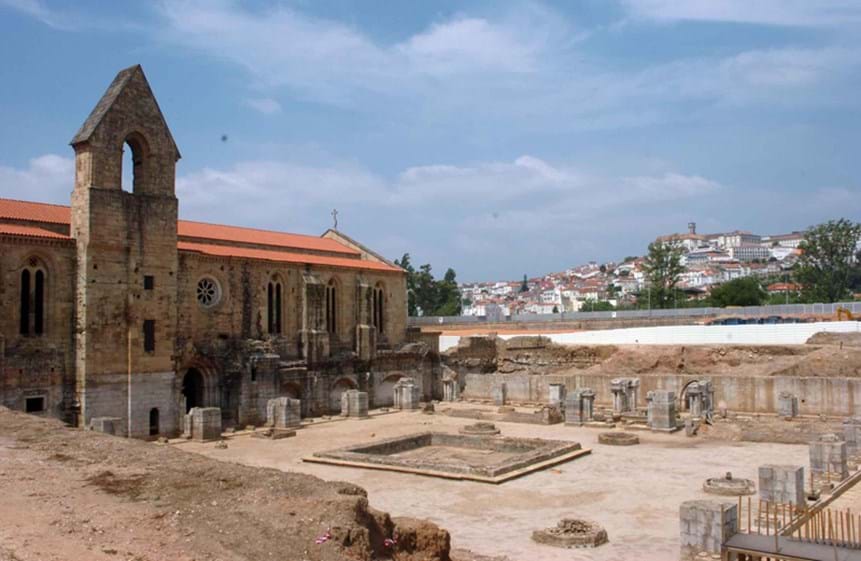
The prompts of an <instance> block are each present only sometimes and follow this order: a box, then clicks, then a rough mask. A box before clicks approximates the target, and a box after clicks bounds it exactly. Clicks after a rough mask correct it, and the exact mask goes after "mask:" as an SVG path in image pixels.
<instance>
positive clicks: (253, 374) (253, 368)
mask: <svg viewBox="0 0 861 561" xmlns="http://www.w3.org/2000/svg"><path fill="white" fill-rule="evenodd" d="M251 381H252V382H256V381H257V366H255V365H253V364H252V365H251Z"/></svg>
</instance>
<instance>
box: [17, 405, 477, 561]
mask: <svg viewBox="0 0 861 561" xmlns="http://www.w3.org/2000/svg"><path fill="white" fill-rule="evenodd" d="M249 440H251V439H250V438H249ZM255 440H256V439H255ZM0 496H2V500H0V560H2V561H118V560H119V561H162V560H163V561H266V560H278V561H292V560H309V561H310V560H316V561H334V560H341V559H350V560H369V559H372V558H373V559H390V558H396V559H398V560H401V559H409V560H412V561H419V560H432V559H437V560H440V559H445V558H447V548H448V534H447V532H444V531H442V530H440V529H439V528H437V527H436V526H434V525H432V524H429V523H426V522H420V521H415V520H408V519H398V520H395V521H394V522H393V521H392V519H391V518H389V516H388V515H387V514H385V513H381V512H378V511H375V510H373V509H371V508H370V507H369V506H368V499H367V497H366V493H365V491H364V490H363V489H361V488H360V487H357V486H356V485H353V484H350V483H339V482H325V481H322V480H320V479H318V478H316V477H313V476H310V475H306V474H298V473H284V472H281V471H278V470H274V469H262V468H252V467H245V466H240V465H236V464H231V463H226V462H220V461H217V460H212V459H208V458H204V457H202V456H200V455H198V454H190V453H187V452H185V451H183V450H181V449H178V448H177V447H174V446H166V445H159V444H155V443H146V442H141V441H134V440H126V439H123V438H117V437H112V436H105V435H100V434H96V433H91V432H84V431H80V430H73V429H68V428H65V427H63V426H62V425H61V424H60V423H59V422H57V421H52V420H46V419H41V418H37V417H34V416H31V415H25V414H23V413H15V412H11V411H9V410H7V409H5V408H0ZM396 528H397V531H398V532H399V535H400V538H399V540H398V543H397V545H395V546H391V547H387V546H386V544H385V543H384V540H385V539H386V538H390V537H392V533H393V531H395V529H396ZM327 531H328V532H329V533H330V535H331V539H329V540H327V541H325V542H324V543H322V544H316V543H315V539H316V538H318V537H320V536H323V535H324V534H326V532H327ZM468 557H469V556H468V553H467V558H468Z"/></svg>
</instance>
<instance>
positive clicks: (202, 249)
mask: <svg viewBox="0 0 861 561" xmlns="http://www.w3.org/2000/svg"><path fill="white" fill-rule="evenodd" d="M177 249H178V250H179V251H189V252H194V253H201V254H203V255H210V256H213V257H236V258H240V259H257V260H262V261H272V262H276V263H297V264H304V265H322V266H330V267H341V268H349V269H364V270H370V271H381V272H389V273H404V271H403V269H401V268H399V267H393V266H391V265H387V264H386V263H380V262H378V261H366V260H361V259H350V258H346V257H329V256H326V255H314V254H306V253H289V252H285V251H272V250H267V249H252V248H246V247H235V246H226V245H214V244H203V243H194V242H184V241H180V242H177Z"/></svg>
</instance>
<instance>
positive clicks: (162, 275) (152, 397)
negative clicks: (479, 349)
mask: <svg viewBox="0 0 861 561" xmlns="http://www.w3.org/2000/svg"><path fill="white" fill-rule="evenodd" d="M71 145H72V147H73V148H74V150H75V178H74V190H73V191H72V195H71V206H58V205H50V204H43V203H36V202H24V201H14V200H8V199H0V310H2V314H0V404H3V405H6V406H8V407H10V408H12V409H18V410H23V411H29V412H32V413H39V412H44V413H43V414H48V415H51V416H54V417H59V418H61V419H63V420H65V421H67V422H69V423H71V424H74V425H77V426H87V425H89V423H90V420H91V419H93V418H94V417H116V418H120V419H122V425H123V428H122V431H121V434H130V435H131V436H134V437H143V438H147V437H155V436H158V435H168V436H171V435H176V434H177V433H178V432H179V430H180V426H181V423H180V420H181V418H182V416H183V415H184V414H185V413H186V411H188V410H189V409H190V408H191V407H195V406H206V407H220V408H221V413H222V422H223V424H224V425H226V426H231V425H238V426H244V425H246V424H255V423H260V422H262V421H263V420H265V416H266V403H267V401H268V400H269V399H272V398H274V397H280V396H288V397H294V398H299V399H301V400H302V414H303V415H317V414H324V413H331V412H336V413H337V412H339V411H340V395H341V393H342V392H343V391H344V390H346V389H351V388H357V389H360V390H362V391H367V392H369V396H370V401H371V405H372V406H380V405H386V404H388V403H391V400H392V386H393V385H394V383H395V382H396V381H397V379H398V378H400V377H401V376H403V375H406V374H409V375H410V376H413V377H414V378H416V380H417V382H420V383H421V386H422V391H423V393H424V394H425V395H430V394H432V393H433V392H434V388H432V387H431V380H432V374H433V372H435V371H436V372H438V369H439V359H438V356H437V355H436V353H433V352H430V351H429V348H428V347H427V346H426V345H424V344H422V343H409V342H408V341H407V340H406V336H407V329H406V315H407V314H406V280H405V273H404V271H403V270H402V269H400V268H399V267H397V266H395V265H393V264H392V263H390V262H388V261H387V260H386V259H384V258H382V257H380V256H379V255H377V254H376V253H374V252H373V251H371V250H369V249H367V248H366V247H364V246H363V245H361V244H359V243H358V242H356V241H354V240H352V239H350V238H349V237H347V236H346V235H344V234H342V233H340V232H338V231H336V230H329V231H327V232H326V233H325V234H323V235H322V236H320V237H315V236H307V235H299V234H287V233H281V232H272V231H264V230H255V229H251V228H239V227H234V226H221V225H214V224H206V223H201V222H190V221H184V220H178V218H177V215H178V212H177V209H178V205H179V203H178V201H177V198H176V192H175V170H176V162H177V161H178V160H179V158H180V153H179V149H178V148H177V145H176V143H175V142H174V139H173V136H172V135H171V133H170V130H169V129H168V126H167V123H166V121H165V118H164V116H163V115H162V113H161V111H160V109H159V106H158V104H157V102H156V100H155V97H154V96H153V93H152V91H151V90H150V87H149V84H148V83H147V80H146V77H145V76H144V73H143V70H142V69H141V67H140V66H133V67H131V68H127V69H125V70H123V71H121V72H120V73H119V74H117V76H116V78H115V79H114V81H113V82H112V83H111V85H110V87H109V88H108V90H107V91H106V92H105V94H104V96H102V98H101V100H100V101H99V102H98V104H97V105H96V107H95V109H93V111H92V113H91V114H90V116H89V117H88V118H87V120H86V121H85V122H84V124H83V126H81V129H80V130H79V131H78V133H77V134H76V135H75V136H74V138H73V139H72V142H71ZM126 149H128V150H130V151H131V156H132V162H133V167H134V169H133V170H132V171H133V177H134V180H133V186H132V190H131V192H128V191H124V190H123V186H122V176H123V173H122V165H123V154H124V150H126ZM71 179H72V178H69V180H70V183H71Z"/></svg>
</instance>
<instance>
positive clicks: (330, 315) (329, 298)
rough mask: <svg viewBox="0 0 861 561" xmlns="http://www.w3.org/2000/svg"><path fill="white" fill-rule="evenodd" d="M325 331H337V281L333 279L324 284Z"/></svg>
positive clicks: (334, 332) (332, 332)
mask: <svg viewBox="0 0 861 561" xmlns="http://www.w3.org/2000/svg"><path fill="white" fill-rule="evenodd" d="M326 331H328V332H329V333H331V334H333V335H334V334H336V333H337V332H338V283H337V281H335V279H332V280H330V281H329V284H328V285H327V286H326Z"/></svg>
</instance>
